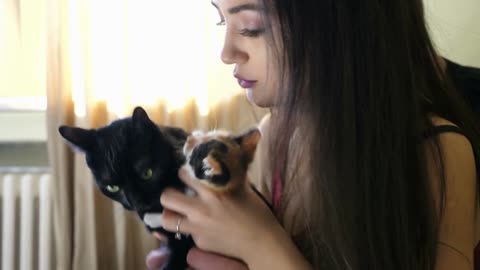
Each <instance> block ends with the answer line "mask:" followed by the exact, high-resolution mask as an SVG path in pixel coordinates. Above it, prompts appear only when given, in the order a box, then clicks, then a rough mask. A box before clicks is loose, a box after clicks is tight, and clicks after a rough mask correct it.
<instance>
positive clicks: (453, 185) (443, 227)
mask: <svg viewBox="0 0 480 270" xmlns="http://www.w3.org/2000/svg"><path fill="white" fill-rule="evenodd" d="M432 123H433V124H434V126H441V125H454V126H455V124H454V123H452V122H450V121H448V120H445V119H443V118H439V117H434V118H432ZM434 139H436V141H437V142H438V144H439V146H440V149H439V150H440V152H439V151H436V150H435V149H434V147H433V146H434V144H433V142H434ZM425 145H426V154H427V155H426V156H427V168H428V173H429V177H430V179H431V184H432V188H433V192H434V198H436V199H437V201H438V199H439V190H440V189H439V187H440V185H439V183H441V181H442V179H441V172H442V171H441V169H443V175H444V180H445V187H446V193H445V204H444V208H443V216H442V219H441V223H440V232H439V243H440V244H439V246H438V260H439V261H437V265H439V267H437V269H469V265H471V264H472V262H473V252H474V247H475V244H476V243H475V242H476V241H475V238H476V237H475V227H476V224H475V223H476V222H475V211H476V208H477V203H476V198H477V197H476V196H477V194H476V193H477V192H476V190H477V172H476V166H475V155H474V152H473V148H472V145H471V143H470V141H469V140H468V138H466V137H465V136H464V135H462V134H459V133H456V132H443V133H440V134H438V135H436V138H435V137H432V138H427V139H426V142H425ZM439 155H440V158H441V160H442V163H439V162H438V160H439ZM439 164H443V168H442V167H441V166H439Z"/></svg>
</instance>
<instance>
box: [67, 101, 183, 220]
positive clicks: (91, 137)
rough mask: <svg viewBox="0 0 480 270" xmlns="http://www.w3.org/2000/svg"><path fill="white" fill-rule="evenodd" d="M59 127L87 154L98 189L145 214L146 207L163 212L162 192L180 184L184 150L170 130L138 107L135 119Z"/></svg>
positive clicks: (128, 207) (149, 209)
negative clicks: (175, 144)
mask: <svg viewBox="0 0 480 270" xmlns="http://www.w3.org/2000/svg"><path fill="white" fill-rule="evenodd" d="M59 132H60V134H61V135H62V136H63V138H65V139H66V140H67V141H68V142H69V143H70V144H71V146H73V148H74V149H76V150H79V151H80V152H83V153H85V157H86V161H87V165H88V167H89V168H90V170H91V171H92V173H93V176H94V178H95V180H96V183H97V186H98V187H99V189H100V190H101V191H102V192H103V193H104V194H105V195H106V196H108V197H110V198H111V199H113V200H116V201H118V202H120V203H121V204H122V205H123V206H124V207H125V208H126V209H128V210H135V211H137V212H139V214H140V215H142V216H143V213H145V212H146V211H153V212H154V211H161V210H162V207H161V205H160V203H159V198H160V194H161V192H162V191H163V190H164V189H165V187H166V186H172V183H173V186H175V183H180V181H176V179H177V180H178V177H177V169H178V166H179V164H180V163H181V162H182V161H183V160H182V157H181V155H178V154H177V150H176V149H174V147H173V143H172V142H171V141H170V140H169V136H168V134H164V133H163V132H162V131H160V129H159V128H158V127H157V126H156V125H155V124H154V123H153V122H152V121H151V120H150V119H149V117H148V115H147V113H146V112H145V111H144V110H143V109H142V108H140V107H137V108H136V109H135V110H134V112H133V115H132V117H131V118H125V119H120V120H117V121H115V122H113V123H111V124H110V125H108V126H105V127H102V128H99V129H88V130H87V129H82V128H78V127H67V126H62V127H60V128H59ZM185 137H186V135H185ZM180 139H181V138H180ZM183 140H185V139H183Z"/></svg>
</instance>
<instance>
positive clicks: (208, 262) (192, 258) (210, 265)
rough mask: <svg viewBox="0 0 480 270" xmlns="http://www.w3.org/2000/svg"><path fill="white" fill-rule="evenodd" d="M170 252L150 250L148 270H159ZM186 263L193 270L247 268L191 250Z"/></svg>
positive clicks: (164, 248) (218, 256) (161, 248)
mask: <svg viewBox="0 0 480 270" xmlns="http://www.w3.org/2000/svg"><path fill="white" fill-rule="evenodd" d="M169 256H170V252H169V251H168V250H167V249H166V247H160V248H158V249H155V250H152V251H151V252H150V253H149V254H148V255H147V258H146V263H147V267H148V269H149V270H159V269H162V267H163V266H164V265H165V264H166V263H167V261H168V257H169ZM187 263H188V265H189V266H190V267H191V268H190V269H192V268H193V269H195V270H225V269H229V270H248V268H247V266H246V265H245V264H244V263H242V262H240V261H238V260H235V259H231V258H227V257H223V256H221V255H217V254H213V253H209V252H205V251H202V250H200V249H198V248H192V249H191V250H190V251H189V252H188V256H187Z"/></svg>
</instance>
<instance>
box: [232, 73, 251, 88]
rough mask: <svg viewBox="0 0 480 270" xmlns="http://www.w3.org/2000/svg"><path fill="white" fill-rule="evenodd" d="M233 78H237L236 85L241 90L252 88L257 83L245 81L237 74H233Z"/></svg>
mask: <svg viewBox="0 0 480 270" xmlns="http://www.w3.org/2000/svg"><path fill="white" fill-rule="evenodd" d="M233 76H234V77H235V78H237V80H238V84H239V85H240V86H241V87H242V88H252V87H253V86H254V85H255V83H256V82H257V81H251V80H246V79H244V78H242V77H241V76H240V75H237V74H234V75H233Z"/></svg>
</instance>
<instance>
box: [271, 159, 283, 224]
mask: <svg viewBox="0 0 480 270" xmlns="http://www.w3.org/2000/svg"><path fill="white" fill-rule="evenodd" d="M282 190H283V184H282V178H281V177H280V172H279V171H278V169H277V168H275V170H274V171H273V176H272V202H273V210H274V211H275V214H276V215H277V217H280V214H281V213H280V199H281V197H282Z"/></svg>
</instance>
